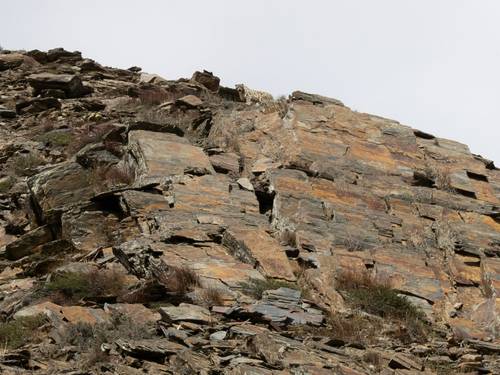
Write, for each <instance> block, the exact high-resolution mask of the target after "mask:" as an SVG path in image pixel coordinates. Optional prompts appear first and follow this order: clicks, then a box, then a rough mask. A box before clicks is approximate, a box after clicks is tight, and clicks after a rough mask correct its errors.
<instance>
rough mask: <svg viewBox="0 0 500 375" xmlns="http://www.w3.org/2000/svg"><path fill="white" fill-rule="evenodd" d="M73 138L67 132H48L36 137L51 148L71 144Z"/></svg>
mask: <svg viewBox="0 0 500 375" xmlns="http://www.w3.org/2000/svg"><path fill="white" fill-rule="evenodd" d="M72 139H73V136H72V135H71V133H70V132H67V131H57V130H56V131H50V132H48V133H45V134H42V135H41V136H39V137H38V140H39V141H41V142H44V143H49V144H50V145H52V146H57V147H64V146H67V145H69V144H70V143H71V141H72Z"/></svg>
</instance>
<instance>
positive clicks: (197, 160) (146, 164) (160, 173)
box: [128, 130, 215, 179]
mask: <svg viewBox="0 0 500 375" xmlns="http://www.w3.org/2000/svg"><path fill="white" fill-rule="evenodd" d="M128 140H129V148H130V152H131V153H132V154H133V155H134V157H135V159H136V160H137V163H138V168H137V169H138V170H137V172H138V175H139V176H140V177H141V178H142V179H147V178H162V177H168V176H176V175H177V176H178V175H184V174H194V175H204V174H214V173H215V171H214V169H213V167H212V164H211V163H210V160H209V159H208V156H207V155H205V153H204V152H203V150H202V149H201V148H200V147H195V146H192V145H190V144H187V143H186V140H185V139H184V138H181V137H177V136H175V135H173V134H168V133H156V132H150V131H145V130H134V131H131V132H130V133H129V134H128Z"/></svg>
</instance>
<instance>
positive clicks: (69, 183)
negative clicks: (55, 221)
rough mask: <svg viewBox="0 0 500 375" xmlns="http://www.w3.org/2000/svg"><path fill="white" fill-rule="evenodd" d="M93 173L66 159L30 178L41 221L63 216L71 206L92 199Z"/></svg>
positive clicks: (31, 189)
mask: <svg viewBox="0 0 500 375" xmlns="http://www.w3.org/2000/svg"><path fill="white" fill-rule="evenodd" d="M93 182H94V180H93V175H92V172H91V171H89V170H87V169H84V168H82V167H81V166H80V164H78V163H75V162H63V163H60V164H57V165H56V166H54V167H53V168H50V169H47V170H45V171H43V172H41V173H39V174H37V175H35V176H33V177H31V178H30V179H29V180H28V186H29V188H30V191H31V195H32V197H33V203H34V205H35V208H36V211H37V214H38V216H39V218H40V219H41V220H49V219H50V218H52V217H54V215H56V216H60V214H61V213H62V212H64V211H67V210H68V209H69V208H70V207H71V206H74V205H78V204H82V203H85V202H88V200H89V199H90V198H91V197H92V196H93V195H94V188H93Z"/></svg>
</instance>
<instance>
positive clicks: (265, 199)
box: [255, 191, 275, 215]
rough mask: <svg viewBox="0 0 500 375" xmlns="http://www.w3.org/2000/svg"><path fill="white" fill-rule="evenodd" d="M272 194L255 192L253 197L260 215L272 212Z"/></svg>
mask: <svg viewBox="0 0 500 375" xmlns="http://www.w3.org/2000/svg"><path fill="white" fill-rule="evenodd" d="M274 195H275V194H274V192H273V193H269V192H267V191H256V192H255V196H256V197H257V201H258V202H259V212H260V213H261V214H262V215H265V214H270V213H271V212H272V210H273V203H274Z"/></svg>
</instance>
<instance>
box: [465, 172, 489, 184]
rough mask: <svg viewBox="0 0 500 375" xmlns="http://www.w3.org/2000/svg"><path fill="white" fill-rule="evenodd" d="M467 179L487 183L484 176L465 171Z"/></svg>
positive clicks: (486, 178)
mask: <svg viewBox="0 0 500 375" xmlns="http://www.w3.org/2000/svg"><path fill="white" fill-rule="evenodd" d="M467 177H469V178H471V179H473V180H477V181H484V182H488V177H486V176H485V175H482V174H479V173H474V172H469V171H467Z"/></svg>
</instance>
